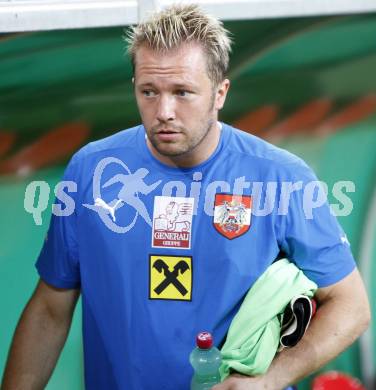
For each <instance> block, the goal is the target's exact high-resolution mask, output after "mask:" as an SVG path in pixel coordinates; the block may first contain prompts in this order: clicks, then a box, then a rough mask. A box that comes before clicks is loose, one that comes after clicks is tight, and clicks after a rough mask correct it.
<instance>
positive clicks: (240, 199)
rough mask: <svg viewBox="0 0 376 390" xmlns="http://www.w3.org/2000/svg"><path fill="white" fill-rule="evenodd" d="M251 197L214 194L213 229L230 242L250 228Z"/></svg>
mask: <svg viewBox="0 0 376 390" xmlns="http://www.w3.org/2000/svg"><path fill="white" fill-rule="evenodd" d="M251 212H252V197H251V196H249V195H232V194H215V201H214V220H213V223H214V227H215V228H216V230H217V231H218V232H219V233H221V234H222V235H223V236H225V237H226V238H228V239H230V240H232V239H234V238H236V237H240V236H241V235H243V234H244V233H246V232H247V231H248V230H249V228H250V226H251Z"/></svg>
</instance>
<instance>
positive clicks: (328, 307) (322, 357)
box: [213, 270, 370, 390]
mask: <svg viewBox="0 0 376 390" xmlns="http://www.w3.org/2000/svg"><path fill="white" fill-rule="evenodd" d="M316 298H317V299H318V300H319V302H321V305H320V307H319V309H318V311H317V314H316V316H315V317H314V319H313V321H312V323H311V325H310V326H309V328H308V330H307V333H306V334H305V335H304V337H303V338H302V340H300V341H299V343H298V344H297V345H296V346H295V347H294V348H290V349H285V350H284V351H282V352H281V353H279V354H278V355H277V356H276V357H275V358H274V360H273V362H272V364H271V366H270V367H269V369H268V371H267V373H266V374H264V375H260V376H256V377H247V376H244V375H238V374H233V375H230V376H229V377H228V378H227V379H226V380H225V381H224V382H222V383H221V384H219V385H216V386H214V387H213V389H215V390H230V389H231V390H265V389H267V390H282V389H284V388H286V387H287V386H288V385H291V384H294V383H296V382H297V381H299V380H300V379H302V378H303V377H305V376H307V375H308V374H311V373H312V372H314V371H316V370H317V369H318V368H319V367H321V366H323V365H324V364H325V363H327V362H328V361H330V360H331V359H333V358H334V357H336V356H337V355H338V354H339V353H341V352H342V351H343V350H344V349H345V348H347V347H348V346H349V345H350V344H351V343H352V342H353V341H354V340H355V339H357V338H358V337H359V336H360V335H361V334H362V333H363V332H364V330H365V329H366V328H367V326H368V324H369V320H370V311H369V304H368V299H367V295H366V292H365V289H364V286H363V282H362V280H361V278H360V275H359V273H358V271H357V270H354V271H353V272H352V273H351V274H350V275H349V276H347V277H346V278H345V279H343V280H342V281H341V282H338V283H337V284H334V285H332V286H329V287H326V288H322V289H319V290H318V292H317V294H316Z"/></svg>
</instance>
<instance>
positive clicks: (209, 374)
mask: <svg viewBox="0 0 376 390" xmlns="http://www.w3.org/2000/svg"><path fill="white" fill-rule="evenodd" d="M196 345H197V347H196V348H195V349H194V350H193V351H192V352H191V354H190V356H189V361H190V362H191V365H192V367H193V369H194V371H195V373H194V375H193V377H192V381H191V390H209V389H211V387H212V386H214V385H215V384H217V383H220V381H221V377H220V375H219V366H220V365H221V362H222V356H221V352H220V351H219V350H218V348H216V347H215V346H213V337H212V335H211V334H210V333H209V332H201V333H199V334H198V335H197V337H196Z"/></svg>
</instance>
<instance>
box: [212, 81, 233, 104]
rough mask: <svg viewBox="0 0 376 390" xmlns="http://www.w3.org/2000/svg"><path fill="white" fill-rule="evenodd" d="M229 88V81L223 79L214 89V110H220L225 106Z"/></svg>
mask: <svg viewBox="0 0 376 390" xmlns="http://www.w3.org/2000/svg"><path fill="white" fill-rule="evenodd" d="M229 88H230V80H229V79H224V80H223V81H222V82H221V83H220V84H219V85H218V87H217V88H216V89H217V91H216V95H215V104H214V108H215V109H216V110H218V111H219V110H221V109H222V108H223V106H224V104H225V100H226V96H227V92H228V90H229Z"/></svg>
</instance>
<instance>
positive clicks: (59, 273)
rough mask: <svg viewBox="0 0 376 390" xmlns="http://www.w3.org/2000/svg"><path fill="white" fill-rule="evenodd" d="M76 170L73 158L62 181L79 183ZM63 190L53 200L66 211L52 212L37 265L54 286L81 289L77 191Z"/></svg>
mask: <svg viewBox="0 0 376 390" xmlns="http://www.w3.org/2000/svg"><path fill="white" fill-rule="evenodd" d="M75 169H76V163H75V162H74V161H73V159H72V160H71V161H70V163H69V164H68V166H67V168H66V170H65V173H64V176H63V179H62V182H63V181H64V182H74V183H77V181H76V172H75ZM72 185H73V184H72ZM70 189H72V188H70ZM63 191H64V194H63V196H58V197H57V198H56V199H55V202H54V203H55V205H57V207H58V208H59V210H62V211H63V212H62V213H60V214H63V215H55V214H59V213H52V216H51V221H50V226H49V229H48V233H47V236H46V238H45V241H44V243H43V247H42V250H41V252H40V254H39V257H38V259H37V262H36V264H35V267H36V269H37V271H38V273H39V275H40V277H41V278H42V280H43V281H45V282H46V283H48V284H51V285H52V286H55V287H58V288H79V287H80V285H81V283H80V268H79V256H78V247H77V214H76V207H75V205H76V203H75V202H76V199H75V198H76V196H75V195H76V193H75V192H74V191H72V192H69V188H64V189H63ZM68 197H70V199H69V198H68ZM59 198H60V199H63V200H60V199H59Z"/></svg>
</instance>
